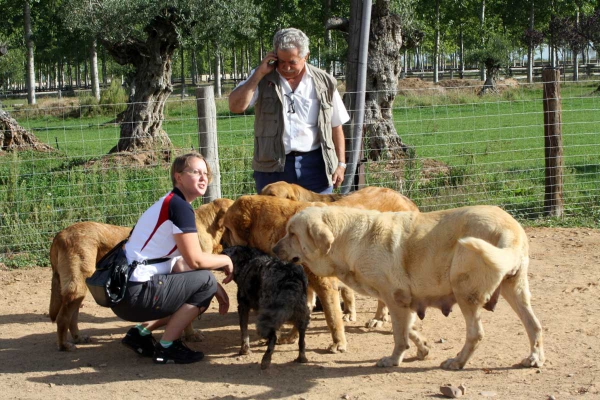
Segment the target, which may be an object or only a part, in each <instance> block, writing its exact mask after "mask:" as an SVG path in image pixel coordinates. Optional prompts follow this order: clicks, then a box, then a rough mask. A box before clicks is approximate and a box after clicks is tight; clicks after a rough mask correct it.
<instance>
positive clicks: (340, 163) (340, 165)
mask: <svg viewBox="0 0 600 400" xmlns="http://www.w3.org/2000/svg"><path fill="white" fill-rule="evenodd" d="M338 167H342V168H344V169H346V163H343V162H339V163H338Z"/></svg>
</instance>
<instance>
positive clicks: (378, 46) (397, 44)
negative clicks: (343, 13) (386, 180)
mask: <svg viewBox="0 0 600 400" xmlns="http://www.w3.org/2000/svg"><path fill="white" fill-rule="evenodd" d="M350 14H351V15H350V18H349V19H346V18H332V19H330V20H329V22H328V24H327V26H326V28H327V29H337V30H341V31H344V32H347V33H348V58H347V66H346V94H345V95H344V104H345V105H346V108H347V109H348V111H349V113H350V115H351V117H352V120H354V114H355V112H356V107H355V104H356V90H357V71H358V54H359V42H360V24H361V15H362V1H360V0H351V3H350ZM401 28H402V21H401V17H400V16H399V15H397V14H395V13H392V11H391V8H390V1H389V0H377V1H376V2H375V4H374V5H373V9H372V11H371V28H370V35H369V50H368V59H367V82H366V98H365V120H364V123H365V129H364V135H365V139H366V145H367V146H368V154H369V158H370V159H372V160H378V159H379V158H381V157H382V155H385V156H387V157H388V158H392V159H394V158H401V157H404V155H405V154H404V153H405V150H406V148H407V146H406V145H405V144H404V143H402V139H401V138H400V137H399V136H398V133H397V132H396V128H395V127H394V119H393V115H392V111H393V104H394V99H395V98H396V94H397V90H398V89H397V88H398V77H399V76H400V73H401V72H402V65H401V56H402V51H401V47H402V30H401ZM350 129H351V127H350V126H349V125H346V126H344V130H345V135H346V137H347V138H348V137H350V136H351V133H350V132H349V130H350Z"/></svg>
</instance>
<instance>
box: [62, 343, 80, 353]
mask: <svg viewBox="0 0 600 400" xmlns="http://www.w3.org/2000/svg"><path fill="white" fill-rule="evenodd" d="M58 350H59V351H75V350H77V346H75V345H74V344H73V343H69V342H64V343H62V344H59V345H58Z"/></svg>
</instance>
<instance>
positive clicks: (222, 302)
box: [215, 283, 229, 315]
mask: <svg viewBox="0 0 600 400" xmlns="http://www.w3.org/2000/svg"><path fill="white" fill-rule="evenodd" d="M215 297H216V298H217V301H218V302H219V314H221V315H225V314H227V311H229V296H228V295H227V292H226V291H225V289H224V288H223V286H221V284H220V283H217V293H215Z"/></svg>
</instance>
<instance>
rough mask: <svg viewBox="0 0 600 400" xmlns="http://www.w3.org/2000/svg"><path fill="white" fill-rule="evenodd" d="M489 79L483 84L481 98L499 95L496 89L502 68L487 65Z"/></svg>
mask: <svg viewBox="0 0 600 400" xmlns="http://www.w3.org/2000/svg"><path fill="white" fill-rule="evenodd" d="M485 68H486V72H487V74H486V75H487V77H486V78H485V82H484V83H483V87H482V88H481V91H480V92H479V95H480V96H483V95H484V94H486V93H498V89H497V88H496V78H497V77H498V73H499V72H500V68H499V67H496V66H490V65H486V67H485Z"/></svg>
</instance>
